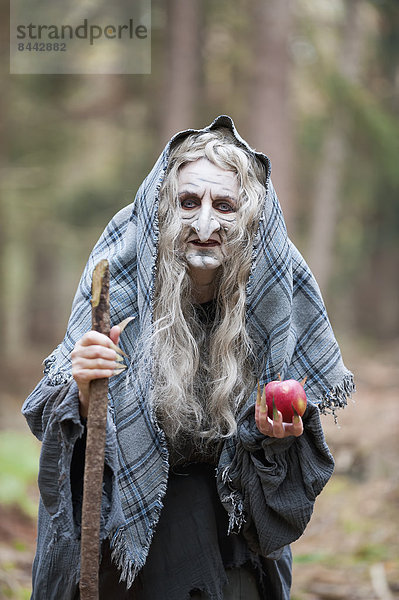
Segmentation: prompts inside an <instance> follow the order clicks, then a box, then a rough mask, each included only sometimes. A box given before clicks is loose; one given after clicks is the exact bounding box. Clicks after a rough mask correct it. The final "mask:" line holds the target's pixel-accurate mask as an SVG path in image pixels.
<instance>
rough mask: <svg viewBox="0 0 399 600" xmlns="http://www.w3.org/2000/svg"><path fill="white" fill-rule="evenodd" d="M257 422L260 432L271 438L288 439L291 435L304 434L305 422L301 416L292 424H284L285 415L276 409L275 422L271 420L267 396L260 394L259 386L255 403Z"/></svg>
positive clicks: (297, 416) (296, 416)
mask: <svg viewBox="0 0 399 600" xmlns="http://www.w3.org/2000/svg"><path fill="white" fill-rule="evenodd" d="M255 422H256V426H257V428H258V429H259V431H260V432H261V433H263V434H264V435H268V436H269V437H274V438H286V437H289V436H290V435H293V436H295V437H299V436H300V435H302V433H303V422H302V419H301V417H300V416H299V415H295V416H294V417H293V418H292V423H283V415H282V414H281V412H280V411H279V410H277V409H276V410H274V411H273V420H272V419H269V417H268V415H267V405H266V396H265V394H261V393H260V388H259V386H258V395H257V398H256V403H255Z"/></svg>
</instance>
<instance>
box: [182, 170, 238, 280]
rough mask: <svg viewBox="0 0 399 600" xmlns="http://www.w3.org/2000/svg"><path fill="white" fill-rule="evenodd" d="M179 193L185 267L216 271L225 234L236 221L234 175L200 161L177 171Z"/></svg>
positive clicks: (224, 249)
mask: <svg viewBox="0 0 399 600" xmlns="http://www.w3.org/2000/svg"><path fill="white" fill-rule="evenodd" d="M178 194H179V201H180V217H181V220H182V223H183V230H182V250H183V253H184V255H185V258H186V260H187V263H188V265H189V266H190V268H191V269H217V268H218V267H220V265H221V264H222V263H223V262H224V260H225V258H226V256H227V247H226V232H227V231H229V229H231V228H232V227H234V224H235V222H236V210H237V205H238V195H239V187H238V182H237V177H236V174H235V173H234V171H227V170H225V169H222V168H220V167H218V166H216V165H214V164H213V163H211V162H210V161H209V160H208V159H206V158H200V159H198V160H196V161H195V162H191V163H188V164H186V165H184V167H182V168H181V169H180V171H179V175H178Z"/></svg>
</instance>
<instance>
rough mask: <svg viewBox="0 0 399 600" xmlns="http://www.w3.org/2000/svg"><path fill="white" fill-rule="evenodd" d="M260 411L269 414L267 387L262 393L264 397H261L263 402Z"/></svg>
mask: <svg viewBox="0 0 399 600" xmlns="http://www.w3.org/2000/svg"><path fill="white" fill-rule="evenodd" d="M260 410H261V411H262V412H267V405H266V386H264V387H263V392H262V397H261V401H260Z"/></svg>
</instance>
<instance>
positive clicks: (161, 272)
mask: <svg viewBox="0 0 399 600" xmlns="http://www.w3.org/2000/svg"><path fill="white" fill-rule="evenodd" d="M203 157H205V158H207V159H208V160H209V161H211V162H212V163H214V164H215V165H217V166H218V167H221V168H223V169H227V170H230V171H234V172H235V173H236V176H237V181H238V184H239V200H238V207H237V212H236V223H235V226H234V227H233V228H232V229H231V230H229V231H228V232H227V234H226V244H227V248H228V249H230V251H228V252H227V257H226V259H225V262H224V263H223V264H222V266H221V267H220V268H219V271H218V280H217V291H216V295H215V305H216V306H215V315H214V319H213V322H211V323H210V324H209V325H208V326H207V325H206V324H204V322H203V319H201V314H200V313H201V309H200V308H199V307H198V306H195V304H194V303H193V301H192V300H193V298H192V280H191V278H190V275H189V272H188V268H187V263H186V260H185V257H184V255H183V253H182V252H181V251H180V245H181V231H182V223H181V219H180V204H179V200H178V193H177V179H178V173H179V169H181V168H182V166H184V165H185V164H187V163H189V162H193V161H196V160H198V159H199V158H203ZM262 181H263V182H264V181H265V172H264V167H263V166H262V165H261V164H260V162H259V161H258V160H257V159H256V158H255V157H254V156H252V155H251V154H250V153H249V152H248V151H247V150H246V149H244V148H243V147H241V146H239V145H238V143H237V141H236V140H235V138H234V137H233V135H232V134H231V132H230V131H229V130H227V129H222V128H221V129H218V130H215V131H212V132H205V133H196V134H192V135H189V136H188V137H187V138H185V140H184V141H183V142H182V143H180V144H179V145H176V147H174V148H173V149H172V151H171V155H170V161H169V167H168V172H167V174H166V177H165V180H164V183H163V186H162V188H161V192H160V200H159V225H160V236H159V238H160V239H159V252H158V264H157V279H156V287H155V298H154V334H153V340H152V342H153V344H152V347H153V352H154V359H155V361H154V362H155V372H154V388H153V392H152V398H151V401H152V404H153V408H154V410H155V412H156V415H157V418H158V421H159V423H160V425H161V426H162V427H163V428H164V430H165V432H166V435H167V438H168V439H169V440H170V441H171V442H172V443H173V442H174V443H175V444H176V443H177V440H179V441H182V440H183V441H184V439H186V438H188V437H189V438H190V440H191V442H193V441H194V442H195V441H197V442H199V441H200V440H206V442H208V441H209V440H217V439H221V438H223V437H228V436H231V435H233V434H234V433H235V431H236V419H235V416H236V414H237V411H238V409H239V408H240V406H241V405H242V403H243V402H244V401H245V400H246V398H247V396H248V393H249V392H250V390H251V389H253V386H254V384H255V376H254V367H253V364H254V361H253V356H252V349H251V340H250V338H249V336H248V333H247V331H246V327H245V306H246V284H247V281H248V276H249V273H250V268H251V260H252V249H253V241H254V236H255V234H256V230H257V226H258V221H259V216H260V212H261V209H262V204H263V201H264V197H265V187H264V184H263V183H262Z"/></svg>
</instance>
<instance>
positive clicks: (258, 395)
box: [256, 381, 261, 406]
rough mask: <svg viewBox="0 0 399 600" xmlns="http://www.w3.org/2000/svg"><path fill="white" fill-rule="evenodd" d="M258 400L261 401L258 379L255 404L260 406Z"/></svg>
mask: <svg viewBox="0 0 399 600" xmlns="http://www.w3.org/2000/svg"><path fill="white" fill-rule="evenodd" d="M260 401H261V393H260V385H259V381H258V392H257V394H256V404H257V405H258V406H260Z"/></svg>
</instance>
